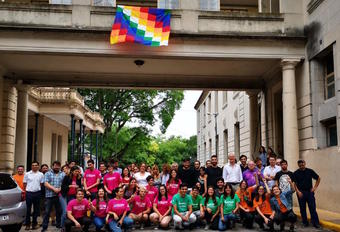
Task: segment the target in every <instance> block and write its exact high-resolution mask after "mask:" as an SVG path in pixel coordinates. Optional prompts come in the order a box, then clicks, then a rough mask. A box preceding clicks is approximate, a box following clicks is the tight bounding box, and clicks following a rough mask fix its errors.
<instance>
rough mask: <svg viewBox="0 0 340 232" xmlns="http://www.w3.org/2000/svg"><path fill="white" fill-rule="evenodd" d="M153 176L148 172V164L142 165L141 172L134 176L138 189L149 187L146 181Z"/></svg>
mask: <svg viewBox="0 0 340 232" xmlns="http://www.w3.org/2000/svg"><path fill="white" fill-rule="evenodd" d="M150 175H151V174H150V173H149V172H146V164H145V163H141V165H140V168H139V172H137V173H136V174H135V175H134V178H136V180H137V184H138V187H146V186H147V185H148V182H147V181H146V178H147V177H148V176H150Z"/></svg>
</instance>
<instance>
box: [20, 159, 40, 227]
mask: <svg viewBox="0 0 340 232" xmlns="http://www.w3.org/2000/svg"><path fill="white" fill-rule="evenodd" d="M31 168H32V170H31V171H29V172H27V173H26V174H25V175H24V180H23V184H24V191H26V219H25V225H26V228H25V230H30V225H31V209H32V205H33V215H32V216H33V218H32V230H35V229H37V228H38V221H37V218H38V216H39V214H40V197H41V186H42V184H43V183H44V174H42V173H41V172H39V163H38V162H37V161H33V162H32V166H31Z"/></svg>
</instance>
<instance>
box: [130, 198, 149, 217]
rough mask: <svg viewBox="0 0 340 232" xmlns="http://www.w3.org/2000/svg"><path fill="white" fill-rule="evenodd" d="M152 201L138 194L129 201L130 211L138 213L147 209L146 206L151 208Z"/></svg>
mask: <svg viewBox="0 0 340 232" xmlns="http://www.w3.org/2000/svg"><path fill="white" fill-rule="evenodd" d="M151 207H152V203H151V201H150V199H149V198H148V197H147V196H145V197H144V199H141V197H140V196H139V195H137V196H135V197H134V198H133V199H132V201H131V208H132V210H131V213H134V214H140V213H141V212H143V211H145V210H147V209H148V208H150V209H151Z"/></svg>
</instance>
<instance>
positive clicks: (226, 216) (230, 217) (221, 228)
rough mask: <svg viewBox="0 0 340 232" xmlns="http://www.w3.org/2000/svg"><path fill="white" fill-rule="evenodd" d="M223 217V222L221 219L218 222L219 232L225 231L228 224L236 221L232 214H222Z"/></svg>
mask: <svg viewBox="0 0 340 232" xmlns="http://www.w3.org/2000/svg"><path fill="white" fill-rule="evenodd" d="M223 217H224V222H222V220H221V219H220V220H219V221H218V230H219V231H224V230H226V229H227V226H228V224H229V222H231V221H234V220H235V219H236V216H235V214H233V213H229V214H224V215H223Z"/></svg>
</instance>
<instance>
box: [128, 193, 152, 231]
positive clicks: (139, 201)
mask: <svg viewBox="0 0 340 232" xmlns="http://www.w3.org/2000/svg"><path fill="white" fill-rule="evenodd" d="M130 205H131V212H130V214H129V217H130V218H131V219H132V220H133V221H134V223H135V224H136V223H139V224H140V229H141V230H142V229H144V224H145V223H147V221H148V220H149V214H150V212H151V208H152V203H151V201H150V199H149V198H148V197H147V196H146V189H145V187H140V188H139V195H136V196H134V198H133V199H132V200H131V201H130Z"/></svg>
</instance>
